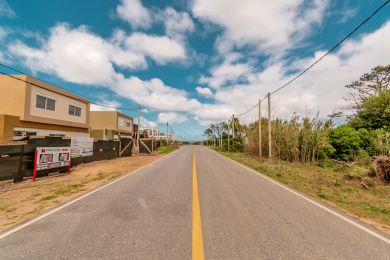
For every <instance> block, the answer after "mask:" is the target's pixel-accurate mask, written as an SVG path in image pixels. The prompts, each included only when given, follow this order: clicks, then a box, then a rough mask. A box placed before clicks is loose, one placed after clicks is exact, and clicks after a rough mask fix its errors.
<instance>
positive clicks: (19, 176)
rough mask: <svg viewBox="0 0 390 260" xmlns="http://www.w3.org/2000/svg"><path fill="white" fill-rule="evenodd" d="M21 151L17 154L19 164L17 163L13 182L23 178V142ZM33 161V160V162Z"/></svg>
mask: <svg viewBox="0 0 390 260" xmlns="http://www.w3.org/2000/svg"><path fill="white" fill-rule="evenodd" d="M20 148H21V151H20V156H19V165H18V171H17V172H16V173H15V175H14V180H13V181H14V183H17V182H20V181H22V180H23V169H24V167H23V156H24V144H22V145H21V147H20ZM34 163H35V162H34Z"/></svg>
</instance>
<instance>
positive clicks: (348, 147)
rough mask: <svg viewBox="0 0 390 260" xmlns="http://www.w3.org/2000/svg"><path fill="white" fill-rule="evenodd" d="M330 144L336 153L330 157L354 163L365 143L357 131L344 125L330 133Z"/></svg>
mask: <svg viewBox="0 0 390 260" xmlns="http://www.w3.org/2000/svg"><path fill="white" fill-rule="evenodd" d="M329 143H330V144H331V145H332V146H333V148H334V149H335V150H334V153H333V154H330V155H329V156H330V157H333V158H336V159H341V160H344V161H352V160H353V159H354V156H355V155H356V154H357V153H358V151H359V149H360V148H361V146H362V144H363V141H362V139H361V136H360V134H359V132H358V131H357V130H355V129H353V128H352V127H350V126H347V125H342V126H339V127H337V128H334V129H332V130H331V131H330V133H329Z"/></svg>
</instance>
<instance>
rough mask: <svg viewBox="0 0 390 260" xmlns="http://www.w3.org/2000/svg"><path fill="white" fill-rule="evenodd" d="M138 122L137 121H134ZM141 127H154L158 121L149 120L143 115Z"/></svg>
mask: <svg viewBox="0 0 390 260" xmlns="http://www.w3.org/2000/svg"><path fill="white" fill-rule="evenodd" d="M134 122H135V123H136V121H134ZM140 124H141V127H142V128H146V127H152V128H155V127H157V123H156V122H154V121H151V120H148V119H146V118H144V117H142V116H141V123H140Z"/></svg>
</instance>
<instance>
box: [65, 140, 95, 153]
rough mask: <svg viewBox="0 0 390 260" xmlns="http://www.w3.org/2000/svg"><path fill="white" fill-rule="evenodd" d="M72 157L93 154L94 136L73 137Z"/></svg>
mask: <svg viewBox="0 0 390 260" xmlns="http://www.w3.org/2000/svg"><path fill="white" fill-rule="evenodd" d="M70 146H71V147H72V158H75V157H83V156H91V155H93V138H80V137H72V141H71V145H70Z"/></svg>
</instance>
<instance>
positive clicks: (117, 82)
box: [9, 24, 200, 111]
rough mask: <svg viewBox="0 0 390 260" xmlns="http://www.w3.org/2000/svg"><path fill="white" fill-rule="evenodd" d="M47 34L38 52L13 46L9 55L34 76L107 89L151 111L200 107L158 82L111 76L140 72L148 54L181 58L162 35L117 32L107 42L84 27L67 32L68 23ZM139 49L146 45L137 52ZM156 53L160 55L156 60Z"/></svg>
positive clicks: (20, 45)
mask: <svg viewBox="0 0 390 260" xmlns="http://www.w3.org/2000/svg"><path fill="white" fill-rule="evenodd" d="M50 32H51V33H50V36H49V38H48V39H47V40H46V41H45V42H44V43H43V44H42V46H41V47H40V48H32V47H29V46H27V45H26V44H24V43H22V42H14V43H12V44H10V46H9V51H10V53H11V54H12V55H13V56H14V57H16V58H20V59H22V61H23V62H24V63H25V65H26V66H28V67H29V68H30V69H32V70H34V71H41V72H45V73H49V74H54V75H56V76H58V77H59V78H61V79H63V80H66V81H69V82H72V83H77V84H89V85H97V86H103V87H107V88H110V89H112V90H113V91H114V92H115V93H116V94H118V95H120V96H123V97H126V98H129V99H131V100H133V101H135V102H137V103H138V104H141V105H142V106H147V107H149V108H152V109H157V110H162V111H190V110H192V109H194V108H195V107H198V106H199V105H200V104H199V102H198V101H197V100H196V99H191V98H188V97H187V93H186V92H185V91H184V90H179V89H176V88H173V87H170V86H167V85H165V84H164V83H163V82H162V81H161V80H160V79H157V78H154V79H150V80H142V79H140V78H138V77H135V76H132V77H129V78H126V77H125V76H124V75H123V74H121V73H119V72H117V71H115V69H114V64H116V65H118V66H121V67H123V68H131V69H137V68H138V69H142V68H144V67H145V66H146V64H145V59H144V57H143V56H142V54H145V55H151V56H153V57H154V58H155V59H157V60H158V61H159V62H167V61H168V60H169V59H170V58H176V57H180V56H182V54H183V52H184V49H181V48H180V47H179V49H180V50H179V52H175V50H173V51H172V50H170V46H173V47H176V46H180V45H179V44H178V43H176V42H174V41H171V40H170V39H169V38H167V37H165V36H163V37H157V36H148V35H145V34H140V33H136V34H133V35H130V36H126V35H125V34H124V33H123V32H120V31H118V32H117V33H115V34H114V36H113V38H112V39H110V40H109V41H107V40H104V39H103V38H101V37H99V36H97V35H94V34H92V33H90V32H89V31H88V30H87V28H86V27H83V26H82V27H79V28H77V29H71V28H70V27H69V26H68V25H66V24H60V25H57V26H55V27H54V28H52V29H51V31H50ZM124 41H125V42H126V43H124ZM170 43H172V44H173V45H170ZM139 44H142V45H144V46H143V47H140V48H138V49H137V47H136V45H139ZM124 45H126V46H124ZM154 45H156V46H159V47H156V46H154ZM134 49H137V50H134ZM138 51H139V52H138ZM159 52H163V53H161V55H160V56H159Z"/></svg>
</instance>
